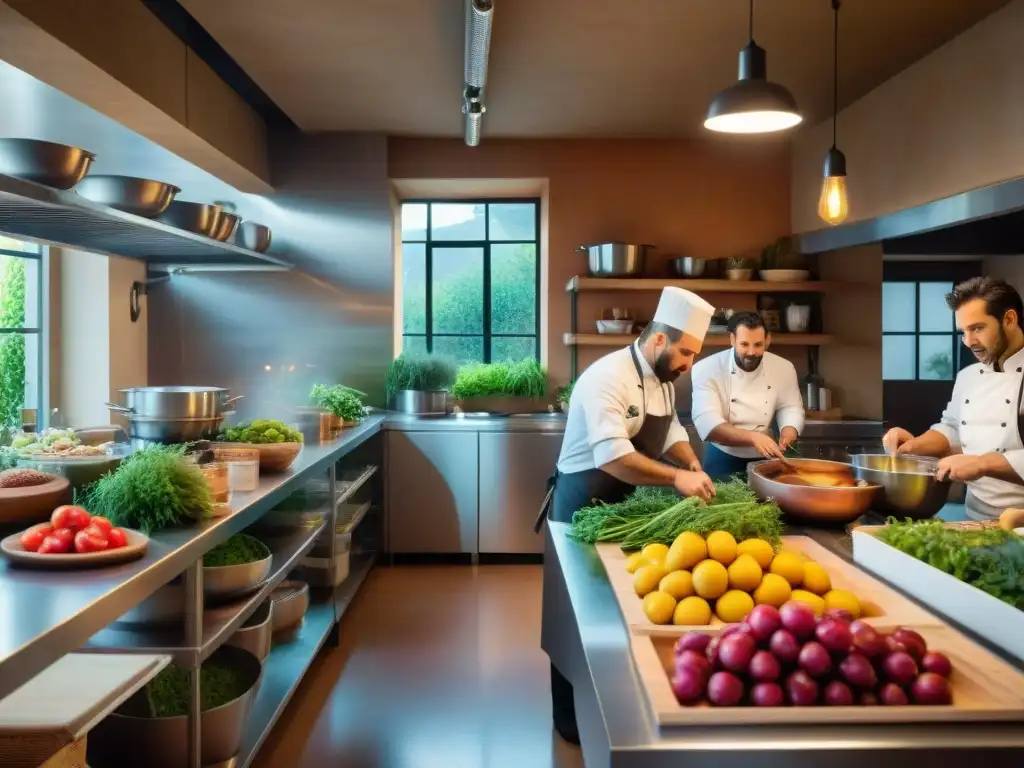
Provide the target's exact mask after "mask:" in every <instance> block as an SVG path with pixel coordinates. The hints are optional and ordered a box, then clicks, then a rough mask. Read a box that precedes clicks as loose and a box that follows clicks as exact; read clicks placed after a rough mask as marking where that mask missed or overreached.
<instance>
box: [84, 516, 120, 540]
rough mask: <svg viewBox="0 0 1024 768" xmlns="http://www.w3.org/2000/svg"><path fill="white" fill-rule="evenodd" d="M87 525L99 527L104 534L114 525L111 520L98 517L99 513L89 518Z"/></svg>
mask: <svg viewBox="0 0 1024 768" xmlns="http://www.w3.org/2000/svg"><path fill="white" fill-rule="evenodd" d="M89 525H91V526H94V527H96V528H99V529H100V530H101V531H103V533H104V535H107V534H109V533H110V529H111V528H113V527H114V524H113V523H112V522H110V521H109V520H107V518H105V517H100V516H99V515H96V516H95V517H91V518H89Z"/></svg>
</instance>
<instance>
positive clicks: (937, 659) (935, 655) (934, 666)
mask: <svg viewBox="0 0 1024 768" xmlns="http://www.w3.org/2000/svg"><path fill="white" fill-rule="evenodd" d="M921 669H923V670H924V671H925V672H934V673H935V674H936V675H941V676H942V677H949V676H950V675H951V674H953V665H952V664H951V663H950V661H949V657H948V656H946V654H944V653H939V652H938V651H928V652H927V653H926V654H925V655H924V656H923V657H922V658H921Z"/></svg>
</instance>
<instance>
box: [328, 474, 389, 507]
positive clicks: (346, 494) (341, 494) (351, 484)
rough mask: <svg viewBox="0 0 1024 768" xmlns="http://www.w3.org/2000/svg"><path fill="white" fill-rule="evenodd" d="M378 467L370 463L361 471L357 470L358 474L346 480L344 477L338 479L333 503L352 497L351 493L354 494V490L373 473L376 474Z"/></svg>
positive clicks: (360, 486)
mask: <svg viewBox="0 0 1024 768" xmlns="http://www.w3.org/2000/svg"><path fill="white" fill-rule="evenodd" d="M378 469H379V467H377V466H376V465H374V464H370V465H369V466H367V467H365V468H364V469H363V470H362V471H361V472H359V474H357V475H356V476H355V477H353V478H352V479H351V480H346V479H344V478H342V479H341V480H339V481H338V493H337V500H336V502H335V503H336V504H344V503H345V502H346V501H348V500H349V499H350V498H351V497H352V494H354V493H355V492H356V491H358V490H359V489H360V488H362V487H363V486H364V485H365V484H366V481H367V480H369V479H370V478H371V477H373V476H374V474H376V472H377V470H378Z"/></svg>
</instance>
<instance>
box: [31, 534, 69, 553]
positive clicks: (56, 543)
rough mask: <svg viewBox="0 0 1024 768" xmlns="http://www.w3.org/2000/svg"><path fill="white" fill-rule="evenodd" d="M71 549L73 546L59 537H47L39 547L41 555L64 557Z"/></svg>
mask: <svg viewBox="0 0 1024 768" xmlns="http://www.w3.org/2000/svg"><path fill="white" fill-rule="evenodd" d="M69 549H71V545H70V544H69V543H68V542H65V541H64V540H63V539H61V538H58V537H57V536H47V537H46V538H45V539H43V543H42V544H40V545H39V554H41V555H63V554H64V553H65V552H67V551H68V550H69Z"/></svg>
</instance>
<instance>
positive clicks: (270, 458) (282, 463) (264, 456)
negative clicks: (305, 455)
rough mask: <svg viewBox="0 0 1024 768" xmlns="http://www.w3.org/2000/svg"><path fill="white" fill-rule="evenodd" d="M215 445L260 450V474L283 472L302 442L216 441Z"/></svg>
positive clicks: (293, 458)
mask: <svg viewBox="0 0 1024 768" xmlns="http://www.w3.org/2000/svg"><path fill="white" fill-rule="evenodd" d="M217 447H219V448H220V447H224V448H227V447H232V448H255V449H256V450H258V451H259V452H260V474H264V473H266V472H284V471H285V470H286V469H288V467H290V466H291V465H292V462H294V461H295V457H296V456H298V455H299V451H301V450H302V443H217Z"/></svg>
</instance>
